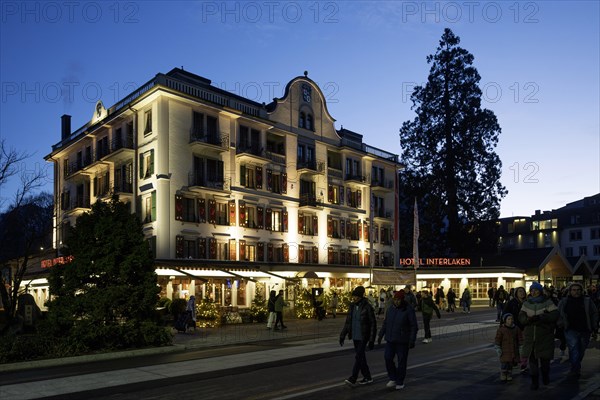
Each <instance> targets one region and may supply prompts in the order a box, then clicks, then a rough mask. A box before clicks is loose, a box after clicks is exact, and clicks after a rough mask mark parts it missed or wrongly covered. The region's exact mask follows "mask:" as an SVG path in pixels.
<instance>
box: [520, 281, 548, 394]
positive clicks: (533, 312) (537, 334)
mask: <svg viewBox="0 0 600 400" xmlns="http://www.w3.org/2000/svg"><path fill="white" fill-rule="evenodd" d="M543 290H544V288H543V287H542V285H540V284H539V283H538V282H534V283H532V284H531V286H530V287H529V293H530V296H529V298H528V299H527V300H525V301H524V302H523V305H522V307H521V311H520V312H519V322H520V323H521V324H522V325H523V326H524V327H525V330H524V331H523V355H524V356H526V357H527V358H528V360H529V372H530V374H531V386H530V388H531V390H537V389H538V388H539V387H540V376H539V375H540V369H541V372H542V383H543V384H544V385H548V384H549V383H550V360H552V358H553V356H554V327H555V326H556V321H557V320H558V308H557V307H556V305H554V302H552V300H550V299H549V298H547V297H545V296H544V295H543Z"/></svg>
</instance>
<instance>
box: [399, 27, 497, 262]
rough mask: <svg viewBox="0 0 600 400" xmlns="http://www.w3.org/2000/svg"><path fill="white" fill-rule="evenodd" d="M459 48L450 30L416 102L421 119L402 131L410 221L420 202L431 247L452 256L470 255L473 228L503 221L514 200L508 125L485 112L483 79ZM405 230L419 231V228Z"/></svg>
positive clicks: (406, 124) (405, 202)
mask: <svg viewBox="0 0 600 400" xmlns="http://www.w3.org/2000/svg"><path fill="white" fill-rule="evenodd" d="M459 43H460V38H459V37H458V36H455V35H454V33H453V32H452V31H451V30H450V29H445V30H444V34H443V35H442V37H441V40H440V42H439V46H438V48H437V51H436V53H435V54H432V55H429V56H428V57H427V63H428V64H431V69H430V71H429V77H428V79H427V83H426V84H425V85H424V86H417V87H416V88H415V89H414V92H413V93H412V95H411V101H412V102H413V109H414V110H415V113H416V114H417V115H416V117H415V118H414V119H413V120H411V121H406V122H404V124H403V125H402V128H401V129H400V142H401V146H402V160H403V162H404V163H405V164H406V170H405V171H404V173H403V175H404V176H403V178H402V179H403V182H402V183H403V186H401V188H402V192H403V193H402V197H403V199H402V201H403V208H404V210H405V212H406V213H407V215H406V217H409V215H412V214H411V213H412V204H413V203H414V199H415V198H417V201H418V204H419V215H420V217H421V238H422V241H423V243H424V245H425V247H426V248H427V247H428V246H429V247H430V248H431V250H432V251H436V252H442V253H446V254H447V255H458V254H464V253H465V252H468V251H469V249H468V248H466V246H465V243H467V242H468V241H466V240H465V235H467V234H468V232H469V231H468V230H466V229H465V225H466V224H467V222H479V221H486V220H492V219H496V218H498V216H499V214H500V201H501V199H502V198H503V197H504V196H506V194H507V191H506V189H505V187H504V186H503V185H502V184H501V183H500V174H501V169H502V163H501V161H500V158H499V157H498V155H497V154H496V153H495V147H496V145H497V144H498V136H499V134H500V131H501V130H500V125H499V124H498V121H497V119H496V116H495V115H494V113H493V112H492V111H491V110H488V109H485V108H482V107H481V96H482V92H481V90H480V88H479V86H478V85H479V81H480V79H481V77H480V76H479V73H478V72H477V69H475V67H473V59H474V57H473V55H472V54H470V53H469V52H468V51H467V50H465V49H463V48H461V47H459V46H458V45H459ZM409 210H410V211H409ZM409 218H410V217H409ZM409 221H412V218H410V219H409ZM426 223H429V224H431V228H432V229H431V232H428V231H427V229H426V228H425V226H426ZM407 225H410V226H407ZM404 226H406V227H407V228H409V227H410V228H412V223H410V224H405V225H404ZM411 232H412V231H411ZM408 235H409V233H408V231H407V232H405V233H404V236H405V240H406V237H407V236H408ZM421 254H424V255H426V254H425V253H423V251H422V252H421Z"/></svg>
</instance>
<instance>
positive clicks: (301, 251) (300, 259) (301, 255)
mask: <svg viewBox="0 0 600 400" xmlns="http://www.w3.org/2000/svg"><path fill="white" fill-rule="evenodd" d="M298 262H299V263H300V264H303V263H304V245H301V244H299V245H298Z"/></svg>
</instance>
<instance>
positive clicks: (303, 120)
mask: <svg viewBox="0 0 600 400" xmlns="http://www.w3.org/2000/svg"><path fill="white" fill-rule="evenodd" d="M298 126H299V127H300V128H306V114H304V113H303V112H301V113H300V119H299V121H298Z"/></svg>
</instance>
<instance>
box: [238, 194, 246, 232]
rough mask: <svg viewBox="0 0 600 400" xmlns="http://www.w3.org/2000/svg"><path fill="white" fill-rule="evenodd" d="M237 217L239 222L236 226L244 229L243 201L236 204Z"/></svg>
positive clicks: (244, 213) (244, 203)
mask: <svg viewBox="0 0 600 400" xmlns="http://www.w3.org/2000/svg"><path fill="white" fill-rule="evenodd" d="M238 215H239V218H240V220H239V222H238V225H239V226H241V227H244V228H245V227H246V202H245V201H244V200H240V201H239V203H238Z"/></svg>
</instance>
